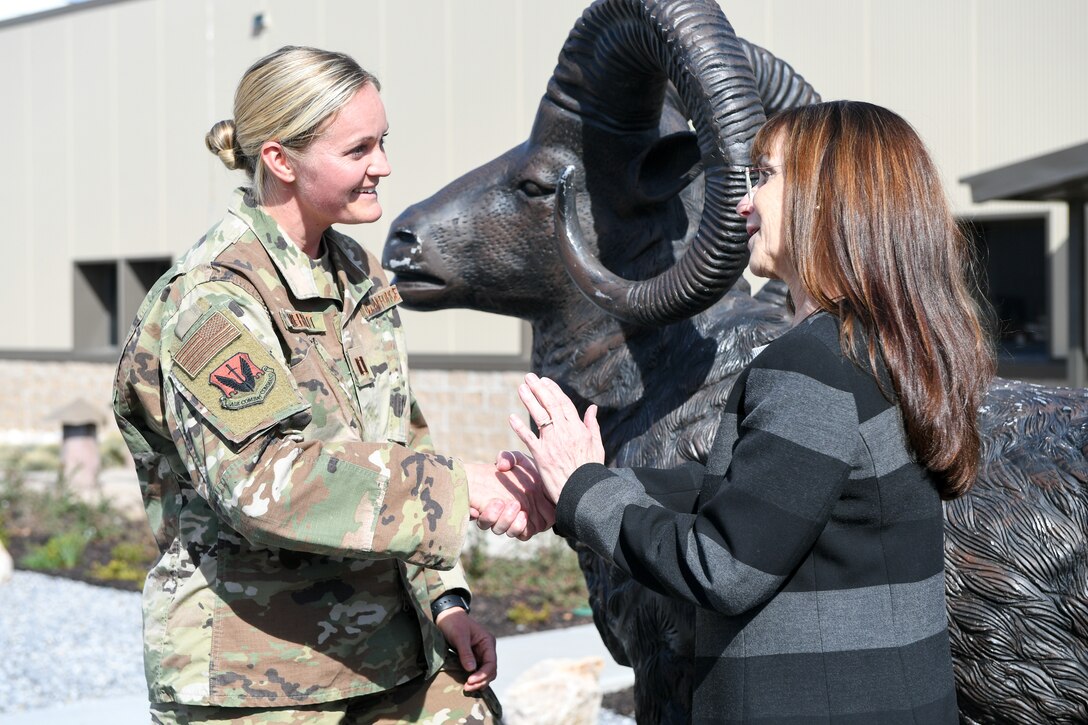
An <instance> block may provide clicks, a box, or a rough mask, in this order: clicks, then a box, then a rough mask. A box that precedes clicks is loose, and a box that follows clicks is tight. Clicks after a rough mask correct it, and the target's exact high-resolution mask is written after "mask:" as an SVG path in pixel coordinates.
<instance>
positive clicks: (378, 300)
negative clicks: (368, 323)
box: [361, 284, 402, 318]
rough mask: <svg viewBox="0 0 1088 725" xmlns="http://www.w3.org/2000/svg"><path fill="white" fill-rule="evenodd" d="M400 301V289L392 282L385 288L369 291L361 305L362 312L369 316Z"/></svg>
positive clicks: (383, 310)
mask: <svg viewBox="0 0 1088 725" xmlns="http://www.w3.org/2000/svg"><path fill="white" fill-rule="evenodd" d="M401 302H402V300H401V297H400V290H398V289H397V286H396V285H395V284H392V285H389V286H388V287H386V288H385V289H381V290H378V291H377V292H373V293H371V295H370V297H368V298H367V300H366V302H364V303H363V304H362V305H361V306H362V308H363V314H364V315H366V316H367V318H370V317H373V316H374V315H377V314H380V313H382V312H385V311H386V310H388V309H389V308H390V307H392V306H394V305H399V304H400V303H401Z"/></svg>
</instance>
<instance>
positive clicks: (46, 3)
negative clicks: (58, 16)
mask: <svg viewBox="0 0 1088 725" xmlns="http://www.w3.org/2000/svg"><path fill="white" fill-rule="evenodd" d="M82 1H83V0H0V20H7V19H8V18H14V17H18V16H20V15H29V14H31V13H40V12H41V11H43V10H52V9H53V8H59V7H63V6H64V5H69V4H72V3H77V2H82Z"/></svg>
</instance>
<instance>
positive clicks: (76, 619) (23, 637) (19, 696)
mask: <svg viewBox="0 0 1088 725" xmlns="http://www.w3.org/2000/svg"><path fill="white" fill-rule="evenodd" d="M142 647H143V646H142V644H141V633H140V595H139V594H137V593H135V592H124V591H119V590H116V589H108V588H105V587H96V586H91V585H90V584H84V583H82V582H76V581H69V580H67V579H58V578H56V577H51V576H46V575H44V574H35V573H33V572H26V571H16V572H15V573H14V576H13V577H12V579H11V581H9V582H8V583H7V584H4V585H0V653H3V656H0V712H21V711H24V710H34V709H38V708H44V707H54V706H57V705H62V704H65V703H71V702H78V701H80V700H87V699H100V698H105V697H116V696H123V695H139V694H143V693H145V692H146V691H147V690H146V687H145V685H144V668H143V659H142V657H143V655H142V652H143V649H142Z"/></svg>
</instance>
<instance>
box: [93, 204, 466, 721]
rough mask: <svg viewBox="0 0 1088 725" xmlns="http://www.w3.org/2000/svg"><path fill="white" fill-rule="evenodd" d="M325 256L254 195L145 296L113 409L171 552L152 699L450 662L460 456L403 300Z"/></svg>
mask: <svg viewBox="0 0 1088 725" xmlns="http://www.w3.org/2000/svg"><path fill="white" fill-rule="evenodd" d="M323 247H324V249H325V255H324V256H323V257H322V259H321V260H313V261H311V260H310V258H309V257H307V256H306V255H305V254H303V253H302V251H301V250H300V249H299V248H298V247H297V246H296V245H295V244H293V243H292V242H291V241H290V240H289V239H287V238H286V236H285V235H284V233H283V232H282V231H281V230H280V228H279V226H278V225H277V224H276V222H275V221H274V220H273V219H272V218H271V217H269V216H268V215H267V214H265V213H264V212H263V211H262V210H261V209H260V208H258V207H257V206H255V205H254V204H253V202H252V201H251V200H250V198H249V197H248V196H247V195H246V194H245V193H244V192H243V191H242V190H239V191H238V192H237V194H236V196H235V198H234V201H233V203H232V205H231V208H230V212H229V213H228V214H227V215H226V216H225V218H224V219H223V220H222V221H221V222H219V223H218V224H217V225H216V226H214V227H213V228H212V229H211V230H210V231H209V232H208V234H207V235H206V236H205V237H204V238H203V239H202V240H201V241H200V242H199V243H198V244H197V245H196V246H194V247H193V248H192V249H191V250H190V251H189V252H188V253H186V254H185V255H184V256H183V257H182V258H181V259H180V260H179V261H178V262H177V264H176V265H174V267H173V268H172V269H171V270H170V271H169V272H167V274H166V275H165V276H164V277H163V278H162V279H160V280H159V282H158V283H157V284H156V285H155V287H154V288H153V289H152V290H151V292H150V293H149V294H148V296H147V298H146V299H145V300H144V303H143V305H142V306H141V307H140V310H139V312H138V313H137V316H136V321H135V324H134V327H133V329H132V332H131V333H130V335H129V338H128V339H127V341H126V342H125V346H124V350H123V353H122V357H121V361H120V364H119V367H118V370H117V377H116V380H115V389H114V410H115V414H116V417H117V421H118V425H119V426H120V428H121V431H122V433H123V435H124V437H125V439H126V442H127V444H128V446H129V449H130V450H131V451H132V455H133V458H134V459H135V462H136V468H137V472H138V474H139V478H140V485H141V488H142V491H143V497H144V505H145V508H146V510H147V515H148V519H149V521H150V524H151V527H152V530H153V533H154V535H155V538H156V540H157V542H158V545H159V548H160V551H161V558H160V559H159V560H158V562H157V563H156V564H155V566H154V567H153V568H152V570H151V571H150V572H149V573H148V576H147V581H146V583H145V586H144V595H143V609H144V643H145V669H146V672H147V678H148V686H149V690H150V697H151V701H152V702H157V703H161V702H178V703H184V704H190V705H219V706H227V707H283V706H293V705H300V704H310V703H319V702H327V701H332V700H338V699H343V698H348V697H355V696H358V695H364V694H369V693H372V692H377V691H382V690H386V689H389V688H392V687H394V686H396V685H398V684H401V683H403V682H406V681H407V680H409V679H411V678H413V677H416V676H419V675H423V674H427V675H430V674H433V673H434V672H435V671H437V668H438V667H439V665H440V664H441V662H442V660H443V657H444V655H445V653H446V651H447V645H446V643H445V641H444V639H443V638H442V635H441V633H440V632H439V631H438V629H437V628H436V627H435V625H434V623H433V622H432V621H431V617H430V613H429V606H428V605H429V602H430V601H431V600H432V599H433V598H435V597H437V596H438V595H439V594H441V593H442V592H444V591H446V590H448V589H452V588H455V587H460V588H467V587H466V584H465V580H464V577H463V575H462V572H461V571H460V568H459V565H458V555H459V552H460V548H461V545H462V543H463V537H464V533H465V527H466V526H467V522H468V488H467V481H466V477H465V471H464V468H463V466H462V465H461V464H460V463H459V462H457V461H456V460H454V459H451V458H446V457H443V456H439V455H436V454H434V453H433V452H431V449H430V440H429V436H428V431H427V427H426V423H425V422H424V420H423V416H422V414H421V413H420V411H419V408H418V406H417V405H416V402H415V399H414V397H413V396H412V394H411V391H410V390H409V386H408V377H407V369H406V355H405V351H404V344H403V338H402V331H401V326H400V318H399V316H398V313H397V310H396V303H397V302H399V297H398V296H397V294H396V289H395V288H394V287H391V286H389V285H388V283H387V282H386V280H385V277H384V275H383V273H382V271H381V269H380V267H379V266H378V263H377V261H376V260H375V259H374V258H373V257H372V256H371V255H369V254H367V253H366V252H364V251H363V250H362V248H360V247H359V246H358V245H357V244H356V243H355V242H354V241H352V240H351V239H349V238H348V237H346V236H343V235H341V234H338V233H337V232H335V231H333V230H329V231H328V232H327V233H326V234H325V237H324V241H323Z"/></svg>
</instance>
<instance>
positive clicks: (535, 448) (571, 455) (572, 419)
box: [465, 373, 604, 541]
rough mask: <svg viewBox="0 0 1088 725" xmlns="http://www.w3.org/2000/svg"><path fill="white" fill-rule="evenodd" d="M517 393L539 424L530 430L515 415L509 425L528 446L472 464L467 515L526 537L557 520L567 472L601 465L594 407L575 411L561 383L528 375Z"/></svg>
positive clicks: (480, 523) (495, 528)
mask: <svg viewBox="0 0 1088 725" xmlns="http://www.w3.org/2000/svg"><path fill="white" fill-rule="evenodd" d="M518 397H520V398H521V402H522V403H524V404H525V409H526V410H527V411H528V413H529V417H531V418H532V419H533V420H534V421H536V425H537V433H534V432H533V431H532V430H531V429H530V428H529V426H528V425H526V423H525V422H524V421H523V420H522V419H521V418H519V417H517V416H516V415H511V416H510V427H511V428H513V430H514V433H516V434H517V436H518V438H520V439H521V441H522V442H523V443H524V444H525V445H526V447H528V449H529V452H530V453H531V454H532V455H531V456H529V455H526V454H525V453H522V452H521V451H502V452H501V453H499V455H498V457H497V459H496V460H495V463H494V464H493V465H490V464H484V463H470V464H466V465H465V470H466V471H467V473H468V489H469V510H470V515H471V517H472V519H473V520H474V521H476V524H477V526H479V527H480V528H481V529H491V530H492V531H493V532H494V533H496V534H506V535H507V536H510V537H515V538H518V539H521V540H522V541H526V540H528V539H529V538H531V537H532V536H534V535H536V534H538V533H540V532H541V531H545V530H547V529H550V528H551V527H552V524H554V523H555V505H556V502H557V501H559V496H560V494H561V493H562V492H563V487H564V486H565V485H566V482H567V480H568V479H569V478H570V475H571V474H572V473H574V471H575V470H576V469H577V468H578V467H579V466H581V465H583V464H586V463H604V445H603V444H602V442H601V430H600V428H599V427H598V425H597V406H595V405H591V406H589V408H588V409H587V410H586V412H585V415H584V416H582V415H579V414H578V410H577V408H575V406H574V403H573V402H572V401H571V400H570V398H568V397H567V396H566V394H564V393H563V391H562V390H561V389H560V388H559V386H558V385H557V384H556V383H555V382H553V381H551V380H549V379H547V378H538V377H537V376H536V375H533V374H532V373H530V374H529V375H526V376H525V382H524V383H523V384H522V385H520V386H518Z"/></svg>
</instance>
